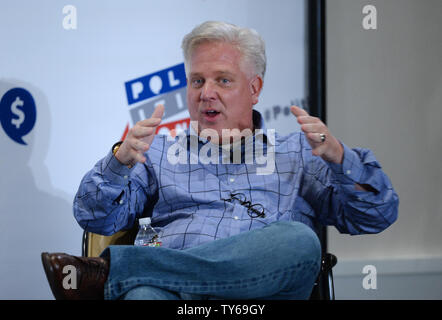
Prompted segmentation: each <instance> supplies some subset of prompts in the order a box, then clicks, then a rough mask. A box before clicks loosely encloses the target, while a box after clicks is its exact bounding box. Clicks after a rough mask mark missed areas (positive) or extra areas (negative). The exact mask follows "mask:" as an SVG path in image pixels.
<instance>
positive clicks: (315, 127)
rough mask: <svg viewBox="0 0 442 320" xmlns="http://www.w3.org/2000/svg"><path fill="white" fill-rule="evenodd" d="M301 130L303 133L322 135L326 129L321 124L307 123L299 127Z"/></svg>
mask: <svg viewBox="0 0 442 320" xmlns="http://www.w3.org/2000/svg"><path fill="white" fill-rule="evenodd" d="M301 130H302V131H303V132H305V133H323V132H325V130H326V129H325V128H324V125H323V124H322V123H307V124H303V125H302V126H301Z"/></svg>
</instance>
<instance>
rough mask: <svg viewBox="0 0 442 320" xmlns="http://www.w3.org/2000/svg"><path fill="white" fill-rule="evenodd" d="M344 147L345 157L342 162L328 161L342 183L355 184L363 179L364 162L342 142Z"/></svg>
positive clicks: (338, 180)
mask: <svg viewBox="0 0 442 320" xmlns="http://www.w3.org/2000/svg"><path fill="white" fill-rule="evenodd" d="M341 145H342V147H343V148H344V157H343V160H342V163H341V164H337V163H333V162H328V161H326V163H327V165H328V166H329V168H330V169H331V170H332V171H333V173H334V174H335V176H336V180H337V182H339V183H341V184H351V185H353V184H355V183H359V181H360V180H361V176H362V173H363V171H364V164H363V163H362V160H361V158H360V157H359V156H358V154H357V153H356V152H355V151H353V150H351V149H350V148H349V147H347V146H346V145H345V144H343V143H342V142H341Z"/></svg>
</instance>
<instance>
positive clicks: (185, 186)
mask: <svg viewBox="0 0 442 320" xmlns="http://www.w3.org/2000/svg"><path fill="white" fill-rule="evenodd" d="M182 47H183V51H184V58H185V67H186V76H187V105H188V108H189V113H190V118H191V120H192V122H193V124H194V125H193V126H191V128H190V129H189V130H187V131H186V132H185V133H184V137H183V136H181V137H176V138H175V140H174V139H170V138H168V137H166V136H161V135H156V134H155V132H156V128H157V127H158V125H159V124H160V122H161V118H162V116H163V113H164V107H163V106H158V107H157V108H156V109H155V111H154V112H153V115H152V117H151V118H149V119H146V120H142V121H140V122H138V123H137V124H135V126H134V127H133V128H131V129H130V131H129V133H128V135H127V138H126V139H125V140H124V141H123V142H119V143H117V144H115V145H114V148H112V149H113V150H110V151H109V154H108V155H106V157H104V158H103V159H101V160H100V161H99V162H98V163H97V164H96V165H95V167H94V168H93V169H92V170H91V171H89V172H88V173H87V174H86V175H85V177H84V178H83V180H82V182H81V185H80V187H79V190H78V193H77V195H76V197H75V200H74V215H75V218H76V219H77V221H78V223H79V224H80V226H81V227H83V228H84V229H85V230H87V231H91V232H95V233H100V234H104V235H110V234H113V233H115V232H117V231H119V230H123V229H129V228H131V227H132V226H134V225H136V221H137V219H139V218H140V217H143V216H150V217H152V224H153V225H154V226H157V227H161V228H162V247H137V246H110V247H108V248H107V249H106V250H105V251H104V252H103V253H102V254H101V257H100V258H82V257H73V256H70V255H66V254H48V253H44V254H43V255H42V258H43V264H44V266H45V270H46V274H47V276H48V279H49V283H50V285H51V288H52V291H53V293H54V295H55V296H56V297H59V298H82V297H90V298H103V297H104V298H106V299H211V298H216V299H267V298H271V299H307V298H308V297H309V295H310V292H311V290H312V287H313V284H314V281H315V279H316V277H317V275H318V272H319V268H320V258H321V247H320V242H319V240H318V237H317V235H316V232H317V227H318V226H319V225H321V224H322V225H333V226H335V227H336V228H337V229H338V230H339V231H340V232H342V233H350V234H364V233H378V232H380V231H382V230H384V229H385V228H387V227H388V226H389V225H390V224H392V223H393V222H394V221H395V220H396V218H397V208H398V197H397V194H396V192H395V191H394V189H393V187H392V185H391V183H390V181H389V179H388V177H387V176H386V175H385V174H384V172H383V171H382V169H381V167H380V165H379V163H378V162H377V161H376V159H375V157H374V155H373V153H372V152H371V151H370V150H367V149H362V148H355V149H350V148H348V147H347V146H346V145H345V144H343V143H342V142H341V141H339V140H338V139H337V138H335V137H334V136H333V135H332V134H331V133H330V131H329V129H328V128H327V126H326V125H325V124H324V123H323V122H322V121H321V120H320V119H318V118H315V117H312V116H310V115H309V114H308V113H307V112H305V111H304V110H302V109H300V108H298V107H296V106H292V108H291V111H292V113H293V115H294V117H293V121H297V122H298V123H299V124H300V125H301V130H302V131H301V132H294V133H292V134H290V135H288V136H280V135H278V134H276V135H275V136H270V135H268V134H267V133H266V130H265V127H264V123H263V119H262V117H261V115H260V114H259V112H257V111H256V110H254V109H253V106H254V105H256V104H257V103H258V101H259V95H260V93H261V90H262V88H263V84H264V74H265V69H266V55H265V46H264V41H263V40H262V39H261V37H260V36H259V35H258V34H257V33H256V32H255V31H253V30H251V29H246V28H240V27H237V26H235V25H232V24H228V23H224V22H205V23H203V24H201V25H199V26H197V27H196V28H195V29H194V30H193V31H192V32H191V33H189V34H188V35H186V36H185V38H184V40H183V45H182ZM203 132H205V134H203ZM244 132H247V134H245V135H244V134H238V133H244ZM178 139H187V140H188V141H194V142H195V141H196V146H197V148H196V149H197V150H192V148H190V149H185V151H186V153H185V157H184V160H186V159H187V160H188V161H181V162H179V163H170V161H167V156H166V154H167V152H168V149H169V148H170V147H171V146H172V145H174V144H175V143H176V141H177V140H178ZM250 148H252V150H257V148H259V149H262V150H264V152H266V153H269V152H274V161H275V163H274V167H273V168H274V171H273V172H271V173H269V174H267V175H262V174H257V172H258V171H259V169H261V164H260V163H257V162H256V161H252V162H251V163H250V162H249V163H247V162H246V161H244V157H242V158H241V159H242V160H241V161H239V162H238V163H225V162H223V161H220V162H219V163H217V164H215V165H214V164H213V163H206V162H204V161H196V162H195V161H193V162H192V161H191V159H194V157H195V156H196V157H198V156H199V155H200V154H201V152H209V151H208V150H210V153H211V155H213V153H215V150H217V149H220V150H225V149H228V150H230V152H235V151H238V152H239V153H240V154H241V155H242V156H243V155H244V154H245V153H246V151H247V150H250ZM219 154H220V155H219V156H220V157H222V155H221V154H222V153H221V152H220V153H219ZM67 264H70V265H74V266H76V268H77V270H78V271H77V273H79V274H80V275H81V277H79V278H81V281H80V283H79V284H78V286H77V288H78V289H77V290H71V291H68V290H65V289H64V288H63V287H62V286H61V282H62V281H61V280H62V277H63V274H62V273H61V271H60V270H62V266H63V265H67Z"/></svg>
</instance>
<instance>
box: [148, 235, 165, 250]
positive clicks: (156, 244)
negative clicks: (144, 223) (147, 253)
mask: <svg viewBox="0 0 442 320" xmlns="http://www.w3.org/2000/svg"><path fill="white" fill-rule="evenodd" d="M158 240H159V239H158V235H157V234H156V235H154V236H153V237H152V239H150V240H149V242H148V243H146V244H145V245H144V246H147V247H161V245H162V244H163V243H162V242H161V241H158Z"/></svg>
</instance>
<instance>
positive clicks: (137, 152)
mask: <svg viewBox="0 0 442 320" xmlns="http://www.w3.org/2000/svg"><path fill="white" fill-rule="evenodd" d="M163 114H164V106H163V105H161V104H160V105H158V106H157V107H156V108H155V110H154V112H153V113H152V116H151V117H150V118H149V119H145V120H141V121H138V122H137V123H136V124H135V125H134V126H133V128H131V129H130V130H129V132H128V133H127V136H126V139H124V141H123V143H122V144H121V146H120V148H119V149H118V151H117V153H116V154H115V158H117V160H118V161H120V162H121V163H122V164H124V165H126V166H129V167H130V166H133V165H135V164H136V163H137V162H140V163H144V162H146V160H147V159H146V157H145V156H144V153H145V152H146V151H147V150H149V148H150V145H151V143H152V140H153V138H154V137H155V132H156V130H157V127H158V125H159V124H160V123H161V118H162V117H163Z"/></svg>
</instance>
